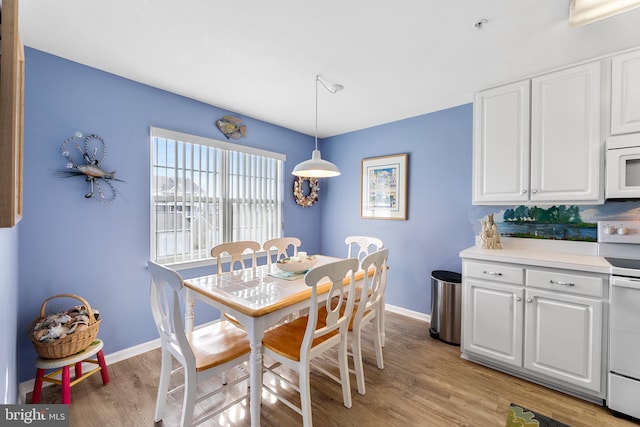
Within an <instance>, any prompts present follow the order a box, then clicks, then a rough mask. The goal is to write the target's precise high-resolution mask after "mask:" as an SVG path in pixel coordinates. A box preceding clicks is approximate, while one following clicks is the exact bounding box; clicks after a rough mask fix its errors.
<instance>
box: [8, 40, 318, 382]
mask: <svg viewBox="0 0 640 427" xmlns="http://www.w3.org/2000/svg"><path fill="white" fill-rule="evenodd" d="M25 53H26V61H25V63H26V71H25V73H26V74H25V83H26V87H25V108H24V116H25V131H24V139H25V144H24V158H25V167H24V218H23V220H22V222H21V223H20V229H19V283H20V286H19V304H18V306H19V310H17V336H18V356H19V357H18V359H19V375H18V377H19V378H18V379H19V380H20V381H23V380H26V379H29V378H33V377H34V375H35V371H34V368H33V360H34V359H35V357H36V354H35V352H34V350H33V346H32V344H31V342H30V340H29V338H28V329H29V325H30V323H31V322H32V321H33V319H34V318H35V317H37V314H38V313H39V310H40V306H41V304H42V302H43V301H44V299H46V298H47V297H49V296H51V295H55V294H58V293H72V294H77V295H80V296H82V297H84V298H86V299H87V300H88V301H89V302H90V303H91V305H92V306H94V307H96V308H98V309H99V310H100V312H101V314H102V317H103V320H104V321H103V322H102V325H101V327H100V337H101V338H103V339H104V341H105V352H106V353H112V352H115V351H118V350H122V349H124V348H128V347H130V346H133V345H136V344H140V343H143V342H146V341H149V340H152V339H155V338H157V331H156V330H155V327H154V325H153V323H152V319H151V314H150V311H149V308H148V307H149V302H148V283H149V279H148V275H147V271H146V268H145V265H146V261H147V259H148V258H149V253H150V251H149V240H150V238H149V236H150V232H149V153H150V151H149V127H150V126H158V127H162V128H166V129H172V130H177V131H181V132H187V133H192V134H196V135H202V136H206V137H210V138H215V139H222V140H224V137H223V135H222V134H221V133H220V132H219V131H218V129H217V128H216V127H215V121H216V120H217V119H219V118H221V117H222V116H223V115H224V114H228V113H229V112H228V111H225V110H221V109H219V108H216V107H213V106H210V105H207V104H203V103H201V102H197V101H194V100H191V99H188V98H184V97H181V96H177V95H175V94H171V93H168V92H165V91H162V90H159V89H155V88H152V87H149V86H146V85H142V84H138V83H135V82H133V81H131V80H127V79H123V78H120V77H117V76H115V75H112V74H109V73H105V72H102V71H99V70H96V69H93V68H89V67H86V66H83V65H80V64H77V63H74V62H70V61H67V60H64V59H61V58H59V57H56V56H52V55H49V54H46V53H43V52H41V51H37V50H34V49H29V48H27V49H26V52H25ZM185 78H188V76H185ZM243 121H244V123H245V124H246V125H247V126H248V136H247V138H245V139H241V140H239V141H238V144H242V145H248V146H253V147H258V148H263V149H268V150H272V151H277V152H281V153H286V155H287V161H286V164H285V176H286V181H285V182H286V186H287V188H290V186H291V185H292V183H293V177H292V176H291V175H290V171H291V170H292V169H293V167H294V165H295V164H296V163H298V162H300V161H303V160H306V159H307V158H308V157H309V156H310V154H311V151H312V149H313V138H312V137H310V136H307V135H303V134H300V133H297V132H293V131H291V130H287V129H284V128H282V127H278V126H274V125H271V124H267V123H264V122H261V121H257V120H253V119H251V118H248V117H243ZM76 131H80V132H83V133H84V134H89V133H95V134H98V135H100V136H101V137H102V138H103V139H104V141H105V143H106V146H107V157H106V158H105V160H104V163H103V165H104V167H105V169H108V170H116V171H117V176H118V177H119V178H120V179H123V180H124V181H125V182H118V183H116V187H117V188H118V190H119V191H120V193H121V196H120V197H118V198H117V199H116V201H115V202H114V203H113V204H108V205H105V204H101V203H98V202H96V201H94V200H88V199H85V198H84V197H83V195H84V194H85V193H86V192H87V191H88V184H87V183H86V182H85V181H84V180H83V179H82V178H79V177H73V178H60V177H57V176H56V175H55V171H56V170H61V169H64V167H65V159H64V158H63V157H62V156H61V154H60V144H61V143H62V142H63V141H64V140H65V139H66V138H68V137H70V136H73V135H74V133H75V132H76ZM319 215H320V209H313V208H312V209H308V208H307V209H303V208H301V207H299V206H298V205H296V204H295V202H294V200H293V196H292V197H287V198H285V206H284V218H285V222H284V227H285V230H284V234H285V235H295V236H298V237H300V238H301V240H302V242H303V247H304V249H305V250H307V251H308V252H312V253H313V252H318V251H319V249H320V228H319V227H312V226H309V224H318V223H319ZM3 239H4V238H3ZM3 274H4V273H3ZM3 286H4V285H3ZM10 296H11V295H9V297H10ZM14 299H15V298H14ZM9 301H10V300H9ZM56 301H57V303H58V304H60V305H61V306H60V307H59V308H67V307H68V306H69V302H68V301H61V300H54V301H52V302H51V303H50V304H49V305H48V307H50V308H52V309H53V308H56V307H55V303H56ZM2 304H3V306H8V307H10V311H9V313H6V314H10V313H11V312H13V313H14V314H15V309H14V304H13V303H11V304H9V303H8V302H5V301H3V303H2ZM2 311H3V312H4V310H2ZM201 311H202V310H200V311H199V312H201ZM3 326H8V325H6V324H5V325H3ZM3 342H4V340H3ZM5 350H6V348H3V350H2V351H5ZM2 359H3V360H4V357H3V358H2ZM0 367H1V368H3V369H4V367H2V366H0ZM9 368H13V367H12V366H11V365H10V366H9Z"/></svg>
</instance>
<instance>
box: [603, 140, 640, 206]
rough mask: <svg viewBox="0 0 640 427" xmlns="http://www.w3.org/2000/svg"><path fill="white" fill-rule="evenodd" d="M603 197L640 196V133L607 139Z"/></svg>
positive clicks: (632, 197)
mask: <svg viewBox="0 0 640 427" xmlns="http://www.w3.org/2000/svg"><path fill="white" fill-rule="evenodd" d="M605 162H606V163H605V170H606V181H605V198H606V199H639V198H640V133H632V134H628V135H617V136H612V137H610V138H609V139H607V150H606V158H605Z"/></svg>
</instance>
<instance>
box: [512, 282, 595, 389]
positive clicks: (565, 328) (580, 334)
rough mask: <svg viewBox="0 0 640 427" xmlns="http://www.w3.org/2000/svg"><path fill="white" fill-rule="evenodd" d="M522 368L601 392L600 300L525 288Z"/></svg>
mask: <svg viewBox="0 0 640 427" xmlns="http://www.w3.org/2000/svg"><path fill="white" fill-rule="evenodd" d="M525 316H526V318H525V329H524V335H525V338H524V339H525V355H524V367H525V368H527V369H530V370H531V371H535V372H539V373H542V374H545V375H547V376H549V377H552V378H556V379H558V380H561V381H562V382H564V383H567V384H573V385H576V386H579V387H582V388H585V389H588V390H593V391H596V392H601V391H602V381H601V377H602V345H603V342H602V327H603V325H602V301H601V300H596V299H591V298H584V297H580V296H575V295H568V294H561V293H557V292H549V291H543V290H537V289H527V290H526V303H525Z"/></svg>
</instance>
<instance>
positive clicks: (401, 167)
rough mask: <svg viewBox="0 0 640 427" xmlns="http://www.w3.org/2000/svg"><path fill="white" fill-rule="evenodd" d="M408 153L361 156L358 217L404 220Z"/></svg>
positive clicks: (405, 214)
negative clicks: (364, 157)
mask: <svg viewBox="0 0 640 427" xmlns="http://www.w3.org/2000/svg"><path fill="white" fill-rule="evenodd" d="M408 158H409V155H408V154H394V155H391V156H383V157H371V158H368V159H362V166H361V181H360V217H362V218H371V219H407V166H408Z"/></svg>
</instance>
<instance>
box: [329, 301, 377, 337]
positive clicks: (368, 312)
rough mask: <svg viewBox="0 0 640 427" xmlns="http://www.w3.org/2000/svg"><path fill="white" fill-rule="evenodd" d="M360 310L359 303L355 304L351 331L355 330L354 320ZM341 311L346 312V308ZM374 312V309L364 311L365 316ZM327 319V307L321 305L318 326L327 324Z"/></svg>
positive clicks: (350, 322)
mask: <svg viewBox="0 0 640 427" xmlns="http://www.w3.org/2000/svg"><path fill="white" fill-rule="evenodd" d="M357 311H358V304H355V305H354V306H353V313H352V314H351V318H350V320H349V332H352V331H353V321H354V320H355V319H354V316H355V314H356V312H357ZM341 312H344V309H341ZM371 313H372V310H365V312H364V316H365V317H367V316H370V315H371ZM326 321H327V309H326V308H324V307H321V308H320V310H318V327H321V326H324V325H325V324H326Z"/></svg>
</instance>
